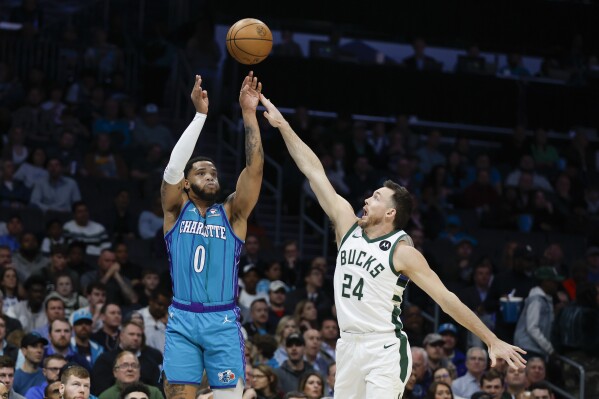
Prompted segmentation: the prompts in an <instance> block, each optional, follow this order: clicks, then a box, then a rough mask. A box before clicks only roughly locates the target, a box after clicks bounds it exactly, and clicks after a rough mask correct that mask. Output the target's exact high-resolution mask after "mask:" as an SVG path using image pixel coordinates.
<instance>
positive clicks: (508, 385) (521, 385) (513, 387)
mask: <svg viewBox="0 0 599 399" xmlns="http://www.w3.org/2000/svg"><path fill="white" fill-rule="evenodd" d="M503 384H504V386H505V393H506V394H508V395H510V396H511V397H512V398H517V397H519V396H518V395H520V394H521V393H522V392H524V391H525V390H526V384H527V381H526V375H525V374H524V370H520V369H516V368H513V367H509V368H508V369H507V373H506V374H505V377H504V379H503Z"/></svg>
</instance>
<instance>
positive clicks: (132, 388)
mask: <svg viewBox="0 0 599 399" xmlns="http://www.w3.org/2000/svg"><path fill="white" fill-rule="evenodd" d="M132 392H143V393H145V394H146V395H147V396H148V398H149V397H150V389H149V388H148V386H147V385H146V384H143V383H141V382H135V383H133V384H131V385H127V387H125V388H124V389H123V390H122V391H121V396H120V399H125V398H126V397H127V395H129V394H130V393H132Z"/></svg>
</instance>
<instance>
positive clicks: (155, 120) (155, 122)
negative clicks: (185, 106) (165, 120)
mask: <svg viewBox="0 0 599 399" xmlns="http://www.w3.org/2000/svg"><path fill="white" fill-rule="evenodd" d="M133 144H134V145H135V146H137V147H139V148H143V149H147V148H149V147H150V146H151V145H153V144H157V145H158V146H160V149H161V150H162V151H163V152H165V153H167V152H169V151H170V150H171V149H172V148H173V146H174V145H175V142H174V139H173V135H172V133H171V131H170V129H169V128H168V127H167V126H165V125H164V124H162V123H160V114H159V113H158V106H157V105H156V104H147V105H146V106H145V107H144V115H143V118H142V119H138V123H137V124H136V125H135V130H134V131H133Z"/></svg>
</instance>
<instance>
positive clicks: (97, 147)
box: [81, 133, 129, 179]
mask: <svg viewBox="0 0 599 399" xmlns="http://www.w3.org/2000/svg"><path fill="white" fill-rule="evenodd" d="M84 168H85V170H84V171H82V172H81V173H82V174H83V175H85V176H92V177H101V178H106V179H127V177H128V176H129V171H128V168H127V164H126V163H125V160H124V158H123V156H122V155H121V154H119V153H117V152H115V151H114V149H113V144H112V138H111V135H110V134H108V133H99V134H97V135H96V140H95V143H94V146H93V148H92V150H91V151H89V152H88V153H87V154H86V155H85V160H84Z"/></svg>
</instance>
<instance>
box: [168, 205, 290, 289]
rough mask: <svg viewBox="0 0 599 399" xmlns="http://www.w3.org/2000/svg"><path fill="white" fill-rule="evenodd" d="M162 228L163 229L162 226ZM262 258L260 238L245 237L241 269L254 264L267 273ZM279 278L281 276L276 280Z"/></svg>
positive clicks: (240, 260) (252, 235)
mask: <svg viewBox="0 0 599 399" xmlns="http://www.w3.org/2000/svg"><path fill="white" fill-rule="evenodd" d="M161 209H162V208H161ZM160 226H161V227H162V224H161V225H160ZM262 256H263V254H262V253H261V252H260V238H259V237H258V236H257V235H255V234H248V235H247V237H245V245H244V249H243V254H242V255H241V256H240V257H239V268H240V269H243V267H244V266H245V265H249V264H253V265H254V266H256V267H257V268H258V271H260V272H262V273H266V269H267V264H266V262H265V261H264V259H263V257H262ZM279 268H280V265H279ZM279 278H280V276H278V277H277V278H276V279H275V280H278V279H279ZM271 281H272V280H271Z"/></svg>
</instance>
